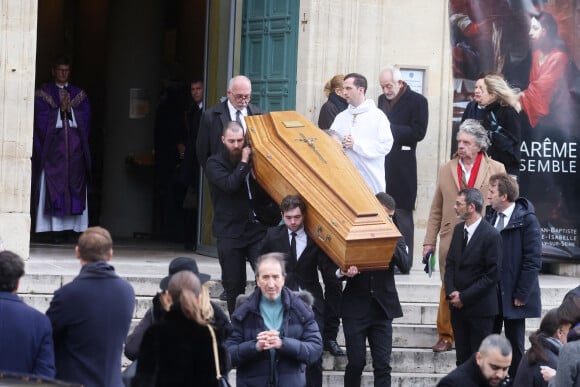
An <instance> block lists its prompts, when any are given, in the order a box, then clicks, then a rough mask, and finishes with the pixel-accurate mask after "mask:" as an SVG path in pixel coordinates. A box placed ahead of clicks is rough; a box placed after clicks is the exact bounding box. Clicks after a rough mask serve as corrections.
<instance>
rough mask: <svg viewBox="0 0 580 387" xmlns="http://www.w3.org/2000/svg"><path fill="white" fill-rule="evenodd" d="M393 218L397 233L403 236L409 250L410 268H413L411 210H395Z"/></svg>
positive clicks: (413, 232) (412, 223) (413, 239)
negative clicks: (395, 222) (397, 229)
mask: <svg viewBox="0 0 580 387" xmlns="http://www.w3.org/2000/svg"><path fill="white" fill-rule="evenodd" d="M395 218H396V221H397V227H398V228H399V231H400V232H401V234H403V237H405V243H406V244H407V248H408V249H409V257H411V266H413V243H414V241H415V222H414V221H413V210H404V209H402V208H397V212H395Z"/></svg>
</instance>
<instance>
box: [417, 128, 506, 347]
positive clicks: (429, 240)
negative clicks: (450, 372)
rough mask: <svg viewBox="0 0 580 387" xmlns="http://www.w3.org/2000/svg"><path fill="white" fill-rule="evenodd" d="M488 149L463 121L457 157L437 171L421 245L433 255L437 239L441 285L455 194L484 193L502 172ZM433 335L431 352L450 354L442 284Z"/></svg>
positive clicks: (453, 219) (485, 139) (481, 130)
mask: <svg viewBox="0 0 580 387" xmlns="http://www.w3.org/2000/svg"><path fill="white" fill-rule="evenodd" d="M489 145H490V142H489V139H488V137H487V133H486V131H485V129H484V128H483V126H481V124H480V123H479V121H477V120H472V119H468V120H465V121H464V122H463V123H462V124H461V126H460V127H459V132H458V133H457V154H456V155H455V156H454V157H453V159H451V161H449V162H448V163H446V164H445V165H443V166H442V167H441V169H439V175H438V178H437V187H436V189H435V196H434V197H433V202H432V204H431V210H430V212H429V220H428V223H427V233H426V235H425V241H424V242H423V256H424V257H425V256H426V255H427V254H428V253H434V252H435V246H436V245H437V235H439V239H440V241H439V271H440V272H441V280H442V281H443V277H444V275H445V260H446V257H447V251H448V250H449V244H450V243H451V236H452V234H453V228H454V227H455V225H456V224H457V223H459V221H460V219H459V218H458V217H457V215H456V213H455V210H454V209H453V205H454V204H455V199H457V193H458V192H459V191H460V190H461V189H463V188H477V189H479V190H480V191H481V192H487V191H488V188H489V178H490V177H491V175H493V174H496V173H504V172H505V167H504V165H503V164H502V163H499V162H497V161H494V160H492V159H490V158H489V157H488V156H487V154H486V153H485V152H486V150H487V148H488V147H489ZM437 333H438V335H439V341H438V342H437V344H435V345H434V346H433V351H434V352H443V351H450V350H451V347H452V345H453V330H452V328H451V312H450V309H449V301H448V300H447V298H446V293H445V286H444V285H443V283H441V293H440V295H439V309H438V311H437Z"/></svg>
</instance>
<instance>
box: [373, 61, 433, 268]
mask: <svg viewBox="0 0 580 387" xmlns="http://www.w3.org/2000/svg"><path fill="white" fill-rule="evenodd" d="M379 82H380V84H381V89H382V90H383V94H381V95H380V96H379V100H378V107H379V109H381V110H382V111H383V112H384V113H385V114H386V115H387V117H388V118H389V122H390V123H391V132H393V138H394V143H393V148H392V149H391V152H390V153H389V154H388V155H386V156H385V178H386V181H387V187H386V189H385V192H387V193H388V194H390V195H392V196H393V198H394V199H395V201H396V202H397V214H396V215H395V218H396V220H397V226H398V227H399V231H401V234H403V236H404V237H405V242H406V243H407V247H408V248H409V256H410V257H411V264H412V259H413V243H414V230H415V224H414V222H413V210H414V209H415V201H416V199H417V157H416V154H415V152H416V149H417V143H418V142H419V141H421V140H423V138H424V137H425V133H426V132H427V124H428V120H429V108H428V106H427V99H426V98H425V97H423V96H422V95H421V94H419V93H416V92H414V91H413V90H411V88H410V87H409V85H407V84H406V83H405V82H403V78H402V76H401V70H399V69H398V68H397V67H395V66H391V65H389V66H386V67H385V68H384V69H383V70H381V72H380V74H379Z"/></svg>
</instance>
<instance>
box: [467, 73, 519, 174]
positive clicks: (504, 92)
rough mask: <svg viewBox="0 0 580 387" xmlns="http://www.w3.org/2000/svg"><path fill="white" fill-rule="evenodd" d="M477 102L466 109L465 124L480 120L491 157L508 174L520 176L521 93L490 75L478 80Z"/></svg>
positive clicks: (501, 77) (475, 95)
mask: <svg viewBox="0 0 580 387" xmlns="http://www.w3.org/2000/svg"><path fill="white" fill-rule="evenodd" d="M474 99H475V100H474V101H472V102H470V103H469V104H468V105H467V107H466V108H465V112H464V113H463V117H462V121H464V120H465V119H467V118H474V119H479V120H480V121H481V123H482V125H483V127H484V128H485V129H486V130H487V134H488V137H489V139H490V141H491V146H490V147H489V149H488V150H487V154H488V156H489V157H491V158H492V159H494V160H496V161H499V162H500V163H502V164H504V166H505V169H506V172H507V173H508V174H510V175H512V176H518V175H519V173H520V161H521V154H520V146H521V144H522V130H521V124H520V122H521V121H520V120H521V118H520V116H519V112H520V111H521V106H520V103H519V101H518V90H515V89H512V88H511V87H510V86H509V85H508V83H507V82H506V81H505V79H504V78H503V76H502V75H501V74H498V73H490V74H487V75H485V76H483V77H481V78H480V79H478V80H477V82H476V87H475V92H474Z"/></svg>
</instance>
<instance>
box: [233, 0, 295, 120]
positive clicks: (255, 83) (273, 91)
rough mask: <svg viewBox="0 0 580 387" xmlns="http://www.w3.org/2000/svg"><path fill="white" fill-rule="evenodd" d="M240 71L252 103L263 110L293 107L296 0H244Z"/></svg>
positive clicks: (290, 108) (292, 108)
mask: <svg viewBox="0 0 580 387" xmlns="http://www.w3.org/2000/svg"><path fill="white" fill-rule="evenodd" d="M243 4H244V5H243V11H242V50H241V63H240V67H241V68H240V73H241V74H244V75H246V76H248V77H249V78H250V79H251V80H252V103H254V104H256V105H258V106H260V107H261V108H262V109H264V110H265V111H268V112H270V111H280V110H294V109H295V108H296V61H297V56H298V28H299V25H298V24H299V23H298V19H299V17H298V13H299V6H300V1H299V0H244V3H243Z"/></svg>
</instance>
